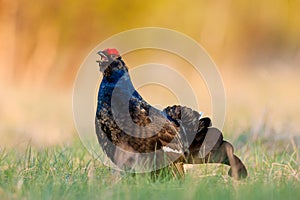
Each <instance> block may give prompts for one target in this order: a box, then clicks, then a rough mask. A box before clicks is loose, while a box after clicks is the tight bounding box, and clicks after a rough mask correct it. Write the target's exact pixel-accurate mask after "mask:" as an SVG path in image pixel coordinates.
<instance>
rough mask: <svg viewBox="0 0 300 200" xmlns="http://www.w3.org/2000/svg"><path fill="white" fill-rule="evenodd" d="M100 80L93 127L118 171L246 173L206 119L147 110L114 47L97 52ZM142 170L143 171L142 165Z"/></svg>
mask: <svg viewBox="0 0 300 200" xmlns="http://www.w3.org/2000/svg"><path fill="white" fill-rule="evenodd" d="M98 55H99V56H100V59H99V60H97V63H98V64H99V67H100V71H101V72H102V73H103V79H102V82H101V85H100V88H99V92H98V104H97V111H96V119H95V128H96V133H97V137H98V141H99V144H100V146H101V148H102V149H103V151H104V152H105V153H106V154H107V156H108V157H109V158H110V159H111V161H112V162H113V163H115V164H116V165H117V166H118V167H119V168H121V169H126V170H131V169H138V168H139V169H140V168H141V167H145V168H147V167H148V168H149V169H159V168H161V167H164V166H165V165H166V164H169V163H188V164H201V163H222V164H226V165H229V166H230V167H231V168H230V170H229V172H228V174H229V175H230V176H233V177H234V178H235V179H240V178H245V177H246V176H247V170H246V167H245V166H244V164H243V163H242V161H241V160H240V159H239V158H238V157H237V156H236V155H234V153H233V146H232V145H231V144H230V143H229V142H227V141H224V140H223V135H222V133H221V132H220V131H219V130H218V129H216V128H213V127H211V120H210V119H209V118H208V117H204V118H201V115H200V114H199V113H198V112H197V111H194V110H192V109H190V108H188V107H185V106H180V105H174V106H169V107H167V108H165V109H164V110H163V111H161V110H158V109H156V108H154V107H152V106H151V105H150V104H149V103H147V102H146V101H145V100H144V99H143V98H142V97H141V95H140V94H139V93H138V92H137V91H136V90H135V88H134V86H133V84H132V82H131V80H130V76H129V73H128V68H127V66H126V64H125V63H124V61H123V60H122V57H121V56H120V54H119V52H118V51H117V50H116V49H105V50H103V51H99V52H98ZM146 166H147V167H146Z"/></svg>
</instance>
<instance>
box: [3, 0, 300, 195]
mask: <svg viewBox="0 0 300 200" xmlns="http://www.w3.org/2000/svg"><path fill="white" fill-rule="evenodd" d="M299 8H300V1H295V0H289V1H286V0H275V1H273V0H265V1H260V0H253V1H234V0H222V1H206V0H191V1H189V3H186V1H180V0H179V1H178V2H177V3H174V1H171V0H166V1H159V0H152V1H129V0H128V1H126V0H124V1H95V0H87V1H73V0H61V1H52V0H44V1H39V2H36V1H26V2H25V1H22V0H15V1H7V0H3V1H0V41H1V42H0V199H88V198H91V199H92V198H93V199H156V200H157V199H180V200H182V199H222V200H225V199H285V200H288V199H299V197H300V175H299V173H300V155H299V154H300V148H299V147H300V132H299V122H300V106H299V102H300V95H299V94H300V93H299V92H300V90H299V74H300V70H299V63H300V48H299V47H300V23H299V19H300V12H299ZM142 27H162V28H167V29H172V30H175V31H179V32H181V33H183V34H186V35H188V36H189V37H191V38H193V39H194V40H195V41H197V42H198V43H199V44H200V45H202V46H203V48H204V49H205V50H206V51H207V52H208V54H209V55H210V56H211V58H212V59H213V60H214V62H215V63H216V65H217V67H218V70H219V72H220V76H221V77H222V80H223V84H224V88H225V94H226V116H225V123H224V127H223V129H222V131H223V133H224V137H225V139H226V140H228V141H230V142H231V143H233V145H234V147H235V152H236V154H237V155H238V156H239V157H240V158H241V159H242V160H243V162H244V163H245V165H246V166H247V169H248V173H249V176H248V178H246V179H245V180H241V181H235V180H233V179H232V178H230V177H229V176H228V175H227V171H228V167H227V166H223V165H211V164H205V165H195V166H190V165H189V166H186V170H187V173H186V176H185V177H184V178H175V177H173V176H172V175H171V174H169V173H168V172H165V173H162V174H160V175H159V176H158V177H157V178H156V179H153V177H152V176H151V175H148V174H143V175H141V174H137V175H132V174H124V173H118V172H116V171H114V170H112V169H109V168H108V167H106V166H104V165H103V164H102V163H101V162H100V161H99V160H98V159H96V158H94V157H93V156H92V155H91V154H90V153H89V152H88V151H87V149H86V148H85V146H84V144H83V143H82V141H81V140H80V137H79V135H78V132H77V130H76V128H75V127H76V124H75V122H74V120H73V110H72V92H73V84H74V82H75V79H76V73H77V72H78V70H79V68H80V65H81V63H82V62H83V60H84V58H85V57H86V56H87V55H88V53H89V52H90V51H91V50H92V49H93V48H94V47H95V46H96V45H98V44H99V43H100V42H102V41H103V40H105V39H107V38H109V37H110V36H112V35H114V34H117V33H120V32H122V31H126V30H129V29H134V28H142ZM174 45H176V44H174ZM191 53H192V52H191ZM122 57H123V58H124V60H125V61H126V63H127V64H128V67H129V69H130V70H131V69H134V68H135V67H137V66H140V65H142V64H145V63H160V64H165V65H168V66H170V67H171V68H172V69H174V70H177V71H178V72H180V74H181V75H182V76H183V77H184V79H185V80H187V81H188V82H189V83H190V84H191V85H192V87H193V89H194V91H195V94H196V96H197V98H198V99H199V107H198V108H196V109H197V110H199V111H200V110H201V111H204V114H205V115H206V116H211V115H212V105H211V99H210V95H209V93H208V91H207V85H205V83H204V81H203V77H202V78H201V76H198V75H197V74H196V73H195V70H192V68H191V66H190V65H189V63H187V61H185V60H184V59H179V58H178V57H176V56H174V55H172V54H170V53H169V52H163V51H155V50H151V49H144V50H140V51H134V52H129V53H128V54H126V55H122ZM91 67H92V68H94V69H95V73H99V76H100V72H98V66H97V65H96V63H94V62H93V66H91ZM158 73H160V72H158ZM167 75H168V74H166V76H167ZM145 76H147V77H148V78H153V77H155V76H156V74H155V73H154V74H146V75H145ZM140 78H141V79H143V77H140ZM99 80H100V79H99ZM95 87H96V86H95ZM92 89H93V88H92ZM184 89H185V88H182V90H184ZM138 90H139V92H140V93H141V94H142V96H143V97H144V98H145V99H146V100H147V101H148V102H149V103H151V104H153V105H160V106H162V107H166V106H168V105H172V104H174V103H178V99H176V98H175V97H174V96H175V95H174V94H172V93H171V92H170V90H168V88H163V87H158V86H157V84H156V85H155V84H153V85H151V84H150V85H148V86H145V87H142V88H139V89H138ZM153 94H155V95H153ZM179 103H180V102H179ZM222 103H223V102H222ZM89 106H93V105H89ZM83 109H84V108H83ZM92 121H93V119H92Z"/></svg>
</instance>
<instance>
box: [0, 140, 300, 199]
mask: <svg viewBox="0 0 300 200" xmlns="http://www.w3.org/2000/svg"><path fill="white" fill-rule="evenodd" d="M235 145H236V146H239V145H240V143H239V140H236V141H235ZM273 145H275V146H276V148H274V149H271V148H270V147H269V146H268V143H265V142H263V141H253V142H251V143H250V142H248V143H247V144H246V145H242V147H239V148H238V150H237V152H236V153H237V154H238V155H239V156H240V157H241V158H242V159H243V160H244V161H245V163H246V166H247V167H248V171H249V177H248V178H247V179H246V180H243V181H234V180H233V179H231V178H230V177H228V176H227V170H228V167H227V166H223V165H197V166H196V167H194V168H193V169H192V170H190V171H189V172H188V173H187V175H186V177H185V178H184V179H176V178H172V177H167V176H160V177H158V178H157V179H156V180H153V178H151V176H149V175H135V176H133V175H130V174H120V173H116V172H114V171H112V170H110V169H108V168H107V167H105V166H103V165H102V164H101V163H100V162H99V161H98V160H95V159H93V158H92V157H91V156H90V155H89V153H88V152H87V151H86V150H85V148H84V147H83V146H82V145H81V143H80V142H78V141H77V142H74V143H73V144H72V145H71V146H63V147H62V146H56V147H49V148H44V149H35V148H33V147H30V146H29V147H28V148H27V149H26V151H19V150H16V149H0V199H156V200H157V199H172V200H175V199H180V200H182V199H184V200H185V199H186V200H187V199H284V200H287V199H298V198H299V197H300V184H299V183H300V180H299V178H300V177H299V150H298V149H294V150H291V149H289V148H286V146H285V145H282V147H281V146H280V145H278V144H273ZM287 146H289V145H287ZM292 149H293V148H292Z"/></svg>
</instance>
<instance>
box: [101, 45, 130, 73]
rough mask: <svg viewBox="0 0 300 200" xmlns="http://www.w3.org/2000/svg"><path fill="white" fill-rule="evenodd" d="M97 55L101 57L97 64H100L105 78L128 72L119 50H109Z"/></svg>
mask: <svg viewBox="0 0 300 200" xmlns="http://www.w3.org/2000/svg"><path fill="white" fill-rule="evenodd" d="M97 54H98V55H99V56H100V59H98V60H97V61H96V62H97V63H98V64H99V67H100V71H101V72H102V73H103V76H105V77H110V76H116V75H122V74H124V72H128V69H127V67H126V65H125V63H124V62H123V60H122V57H121V56H120V54H119V52H118V50H117V49H113V48H112V49H111V48H107V49H104V50H103V51H98V52H97Z"/></svg>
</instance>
